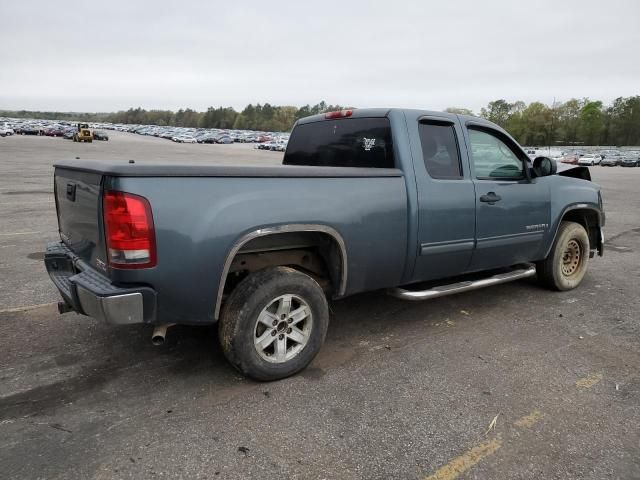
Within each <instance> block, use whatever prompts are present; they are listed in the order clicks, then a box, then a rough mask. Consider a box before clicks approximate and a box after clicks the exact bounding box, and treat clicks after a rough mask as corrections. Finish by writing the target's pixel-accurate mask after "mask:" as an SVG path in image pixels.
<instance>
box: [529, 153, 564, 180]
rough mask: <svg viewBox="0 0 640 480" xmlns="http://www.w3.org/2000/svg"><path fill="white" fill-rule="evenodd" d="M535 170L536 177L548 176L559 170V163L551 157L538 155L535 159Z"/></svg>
mask: <svg viewBox="0 0 640 480" xmlns="http://www.w3.org/2000/svg"><path fill="white" fill-rule="evenodd" d="M533 171H534V172H535V174H536V177H548V176H549V175H555V174H556V172H557V171H558V164H557V163H556V161H555V160H552V159H550V158H549V157H536V159H535V160H534V161H533Z"/></svg>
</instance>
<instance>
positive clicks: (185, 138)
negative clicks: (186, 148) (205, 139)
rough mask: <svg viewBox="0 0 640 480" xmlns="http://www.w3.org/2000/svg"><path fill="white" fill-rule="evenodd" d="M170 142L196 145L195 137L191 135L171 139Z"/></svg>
mask: <svg viewBox="0 0 640 480" xmlns="http://www.w3.org/2000/svg"><path fill="white" fill-rule="evenodd" d="M171 140H173V141H174V142H177V143H198V141H197V140H196V139H195V137H192V136H191V135H179V136H176V137H173V138H172V139H171Z"/></svg>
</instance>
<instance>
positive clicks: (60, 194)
mask: <svg viewBox="0 0 640 480" xmlns="http://www.w3.org/2000/svg"><path fill="white" fill-rule="evenodd" d="M101 181H102V175H101V174H100V173H95V172H83V171H79V170H71V169H65V168H64V167H56V169H55V196H56V210H57V212H58V229H59V231H60V238H61V239H62V241H63V242H64V243H65V244H66V245H67V247H69V248H70V249H71V250H72V251H73V252H74V253H75V254H76V255H78V256H79V257H80V258H81V259H82V260H84V261H85V262H87V263H89V264H90V265H92V266H93V267H97V268H98V270H101V271H105V259H106V257H105V246H104V235H103V234H102V231H103V230H102V205H101V201H102V189H101Z"/></svg>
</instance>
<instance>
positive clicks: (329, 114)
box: [324, 110, 353, 119]
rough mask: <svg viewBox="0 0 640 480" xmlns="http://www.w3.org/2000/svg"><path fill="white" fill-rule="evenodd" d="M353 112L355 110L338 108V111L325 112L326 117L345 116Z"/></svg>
mask: <svg viewBox="0 0 640 480" xmlns="http://www.w3.org/2000/svg"><path fill="white" fill-rule="evenodd" d="M352 114H353V110H338V111H336V112H327V113H325V114H324V118H327V119H330V118H345V117H350V116H351V115H352Z"/></svg>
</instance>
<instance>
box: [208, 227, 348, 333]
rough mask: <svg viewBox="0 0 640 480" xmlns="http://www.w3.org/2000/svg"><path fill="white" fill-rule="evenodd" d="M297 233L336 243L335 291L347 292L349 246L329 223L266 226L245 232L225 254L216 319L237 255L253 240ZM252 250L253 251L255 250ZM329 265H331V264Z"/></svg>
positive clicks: (338, 293) (340, 294) (216, 318)
mask: <svg viewBox="0 0 640 480" xmlns="http://www.w3.org/2000/svg"><path fill="white" fill-rule="evenodd" d="M295 233H300V234H305V233H306V234H319V235H323V236H326V237H327V238H328V239H330V241H331V242H332V243H333V244H334V245H335V247H336V251H337V253H338V256H339V260H340V262H339V265H337V266H336V274H335V277H336V280H337V281H336V282H335V291H336V293H337V296H343V295H344V294H345V292H346V289H347V278H348V261H347V248H346V244H345V241H344V238H343V237H342V235H341V234H340V233H339V232H338V231H337V230H336V229H335V228H333V227H330V226H328V225H322V224H306V223H294V224H283V225H275V226H265V227H262V228H259V229H256V230H252V231H250V232H246V233H244V234H243V235H241V236H240V237H238V238H237V239H236V240H235V242H234V243H233V245H232V246H231V248H230V249H229V250H228V252H227V255H226V256H225V260H224V264H223V268H222V272H221V274H220V278H219V283H218V292H217V296H216V305H215V310H214V319H215V320H218V319H219V317H220V310H221V307H222V300H223V295H224V290H225V286H226V284H227V279H228V277H229V273H230V269H231V265H232V263H233V260H234V259H235V258H236V256H237V255H239V254H241V253H242V252H243V248H244V247H245V246H247V245H251V243H252V242H254V243H255V242H256V241H258V242H259V241H261V240H264V239H266V238H268V237H278V236H285V235H286V234H295ZM251 251H252V252H253V250H251ZM259 251H260V249H258V252H259ZM329 267H331V266H330V265H329Z"/></svg>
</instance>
